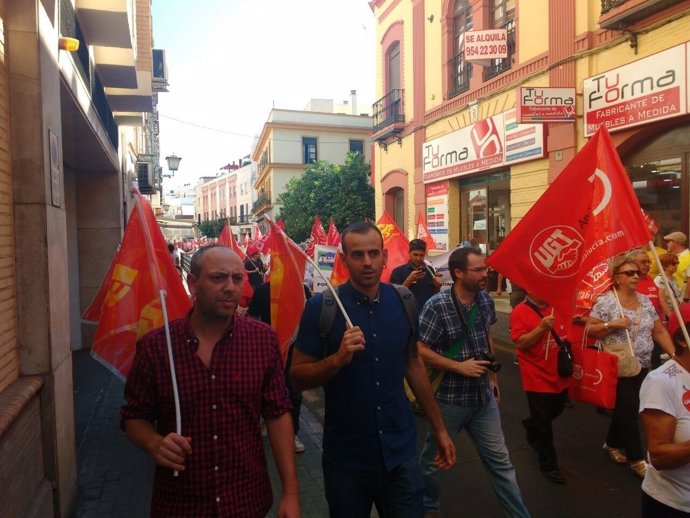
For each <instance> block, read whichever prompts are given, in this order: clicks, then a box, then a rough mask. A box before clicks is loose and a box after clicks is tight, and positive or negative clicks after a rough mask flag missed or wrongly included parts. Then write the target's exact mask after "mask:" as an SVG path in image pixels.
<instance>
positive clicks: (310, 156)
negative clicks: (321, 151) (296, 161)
mask: <svg viewBox="0 0 690 518" xmlns="http://www.w3.org/2000/svg"><path fill="white" fill-rule="evenodd" d="M302 150H303V153H302V155H303V159H304V163H305V164H313V163H314V162H316V160H317V158H318V157H317V154H316V138H315V137H302Z"/></svg>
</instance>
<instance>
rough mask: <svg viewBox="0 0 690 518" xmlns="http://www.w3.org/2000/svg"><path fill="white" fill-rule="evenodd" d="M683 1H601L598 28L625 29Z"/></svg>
mask: <svg viewBox="0 0 690 518" xmlns="http://www.w3.org/2000/svg"><path fill="white" fill-rule="evenodd" d="M683 1H684V0H601V16H600V17H599V26H600V27H601V28H602V29H625V28H627V27H630V26H632V25H635V24H636V23H637V22H639V21H640V20H643V19H645V18H648V17H649V16H651V15H653V14H655V13H658V12H659V11H663V10H664V9H667V8H669V7H671V6H674V5H676V4H680V3H682V2H683Z"/></svg>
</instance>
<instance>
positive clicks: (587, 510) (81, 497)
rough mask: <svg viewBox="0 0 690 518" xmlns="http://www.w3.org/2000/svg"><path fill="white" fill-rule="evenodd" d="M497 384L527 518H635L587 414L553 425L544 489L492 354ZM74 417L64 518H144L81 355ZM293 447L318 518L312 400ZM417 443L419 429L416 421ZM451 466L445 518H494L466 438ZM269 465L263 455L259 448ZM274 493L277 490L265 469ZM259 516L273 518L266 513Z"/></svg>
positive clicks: (107, 387)
mask: <svg viewBox="0 0 690 518" xmlns="http://www.w3.org/2000/svg"><path fill="white" fill-rule="evenodd" d="M502 349H503V350H502V351H499V355H498V358H499V360H500V361H501V362H502V363H503V369H502V370H501V373H500V379H501V384H502V390H503V398H504V401H503V404H502V405H501V413H502V417H503V429H504V432H505V434H506V437H507V441H508V447H509V449H510V452H511V457H512V460H513V463H514V464H515V466H516V467H517V469H518V479H519V482H520V485H521V487H522V490H523V493H524V497H525V501H526V503H527V506H528V508H529V509H530V511H531V512H532V516H533V517H535V518H551V517H554V516H558V517H564V518H580V517H582V518H585V517H586V518H599V517H601V518H604V517H607V518H610V517H619V516H620V517H623V516H625V517H634V516H639V504H638V502H639V493H640V489H639V487H640V482H639V480H638V479H636V478H635V477H634V476H633V475H632V473H631V472H630V470H629V469H628V468H627V467H626V466H620V465H616V464H614V463H613V462H612V461H610V460H609V459H608V458H607V457H606V456H605V455H604V454H603V453H602V451H601V444H602V443H603V440H604V436H605V433H606V427H607V424H608V418H607V417H606V416H603V415H600V414H597V413H596V412H595V411H594V409H593V408H592V407H589V406H586V405H576V408H574V409H566V410H565V413H564V415H563V416H561V418H560V419H559V420H558V421H557V422H556V436H557V448H558V451H559V454H560V459H561V468H562V471H563V472H564V474H565V476H566V479H567V483H566V484H565V485H563V486H557V485H554V484H552V483H550V482H548V481H546V480H545V479H544V478H543V477H542V476H541V473H540V472H539V468H538V465H537V461H536V455H535V454H534V452H533V451H532V450H531V449H530V448H529V446H528V445H527V443H526V441H525V439H524V433H523V430H522V427H521V425H520V420H521V419H522V418H523V417H524V416H525V415H526V413H527V405H526V402H525V398H524V395H523V393H522V391H521V390H520V388H519V378H518V373H517V367H516V366H515V365H513V364H512V363H511V355H510V354H509V353H508V352H507V348H504V347H502ZM74 372H75V413H76V435H77V447H78V454H77V461H78V470H79V494H78V501H77V505H76V507H75V512H74V514H73V518H95V517H99V518H109V517H111V518H120V517H128V518H129V517H145V516H147V512H148V503H149V494H150V488H151V480H152V475H153V465H152V462H151V461H150V459H148V458H147V457H146V455H144V454H143V453H142V452H140V451H138V450H137V449H136V448H134V447H133V446H132V445H131V444H130V443H129V442H128V441H127V440H126V438H125V437H124V434H123V433H122V432H121V431H120V429H119V421H118V409H119V406H120V403H121V399H122V389H123V386H122V382H121V381H120V380H119V379H118V378H116V377H115V376H113V375H112V374H111V373H110V372H109V371H107V370H106V369H105V368H103V367H102V366H101V365H100V364H98V363H96V362H95V361H94V360H92V359H91V358H90V357H89V356H88V353H87V352H77V353H75V354H74ZM305 402H306V403H307V404H306V405H305V406H304V407H303V409H302V416H301V420H300V423H301V428H302V429H301V431H300V437H301V438H302V440H303V441H304V443H305V444H306V446H307V450H306V452H305V453H303V454H300V455H298V457H297V460H298V474H299V480H300V492H301V501H302V516H303V517H304V518H324V517H326V516H327V511H326V502H325V499H324V498H323V480H322V478H321V466H320V455H321V452H320V444H321V434H322V429H321V422H320V421H321V420H322V415H323V401H322V398H321V392H320V391H309V392H306V393H305ZM417 425H418V430H419V441H420V442H421V440H422V439H423V436H424V432H425V421H424V419H423V418H418V419H417ZM456 443H457V446H458V459H459V460H458V464H457V466H456V467H455V468H453V470H451V471H450V472H449V473H448V474H446V476H445V477H444V493H443V499H442V506H443V511H444V513H445V516H446V518H448V517H452V518H456V517H460V516H463V517H475V516H477V517H478V516H481V517H483V518H494V517H496V518H499V517H502V516H503V515H502V513H501V510H500V508H499V505H498V503H497V501H496V498H495V497H494V495H493V493H492V492H491V489H490V487H489V484H488V481H487V479H486V477H485V475H484V472H483V469H482V467H481V463H480V461H479V459H478V457H477V455H476V453H475V451H474V448H473V447H472V446H471V444H470V441H469V440H468V437H467V436H466V435H464V434H463V435H461V436H460V438H459V439H458V440H457V442H456ZM267 454H268V455H269V456H270V448H268V447H267ZM271 476H272V480H273V481H274V488H275V489H278V490H279V487H280V485H279V480H278V477H277V475H276V472H275V468H274V467H273V465H272V463H271ZM269 516H274V513H273V512H272V513H271V514H269Z"/></svg>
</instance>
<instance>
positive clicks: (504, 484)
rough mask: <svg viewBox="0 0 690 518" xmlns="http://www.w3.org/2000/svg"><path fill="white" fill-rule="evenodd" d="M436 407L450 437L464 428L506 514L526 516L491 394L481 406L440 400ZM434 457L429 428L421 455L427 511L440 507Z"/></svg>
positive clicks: (434, 449) (437, 473)
mask: <svg viewBox="0 0 690 518" xmlns="http://www.w3.org/2000/svg"><path fill="white" fill-rule="evenodd" d="M438 406H439V407H440V409H441V414H442V415H443V419H444V421H445V422H446V427H447V428H448V433H449V434H450V435H451V437H452V436H453V435H454V434H458V433H460V432H461V431H462V430H463V429H466V430H467V433H468V434H469V436H470V439H471V440H472V443H473V444H474V447H475V448H476V449H477V453H478V454H479V457H480V458H481V460H482V464H484V469H485V470H486V473H487V475H488V477H489V481H490V482H491V487H492V488H493V490H494V493H496V496H498V499H499V501H500V503H501V506H502V507H503V510H504V512H505V514H506V516H509V517H520V518H529V516H530V514H529V511H528V510H527V508H526V507H525V504H524V503H523V501H522V494H521V493H520V488H519V487H518V484H517V478H516V476H515V468H514V467H513V465H512V463H511V462H510V457H509V456H508V448H506V443H505V439H504V438H503V430H502V429H501V416H500V414H499V412H498V405H497V404H496V400H495V399H494V398H493V397H492V398H491V399H490V400H489V401H487V402H486V404H484V406H481V407H463V406H455V405H445V404H443V403H439V404H438ZM435 456H436V440H435V439H434V436H433V435H432V433H431V428H429V430H428V431H427V434H426V439H425V441H424V448H423V449H422V454H421V458H420V464H421V466H422V474H423V475H424V484H425V488H424V507H425V509H426V510H427V511H439V510H440V496H441V472H440V470H439V468H438V467H437V466H436V463H435V462H434V457H435Z"/></svg>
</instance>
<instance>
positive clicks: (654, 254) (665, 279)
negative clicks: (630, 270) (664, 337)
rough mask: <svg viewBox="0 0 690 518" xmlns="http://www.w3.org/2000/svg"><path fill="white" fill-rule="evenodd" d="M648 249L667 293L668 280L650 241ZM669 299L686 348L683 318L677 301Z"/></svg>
mask: <svg viewBox="0 0 690 518" xmlns="http://www.w3.org/2000/svg"><path fill="white" fill-rule="evenodd" d="M649 249H650V250H651V251H652V255H653V256H654V262H655V263H656V266H657V268H659V273H660V274H661V278H662V279H663V280H664V286H665V287H666V290H667V291H670V287H669V284H668V278H667V277H666V272H665V271H664V267H663V266H662V265H661V259H660V258H659V254H658V253H657V251H656V247H655V246H654V243H653V242H652V241H651V240H650V241H649ZM670 298H671V305H672V306H673V312H674V313H675V314H676V318H677V319H678V323H679V324H680V329H681V331H682V332H683V338H685V343H686V344H688V346H690V336H688V329H687V328H686V327H685V322H683V317H682V316H681V314H680V308H679V307H678V301H677V300H676V297H675V296H674V297H670ZM671 339H673V337H671ZM674 347H675V344H674Z"/></svg>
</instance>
